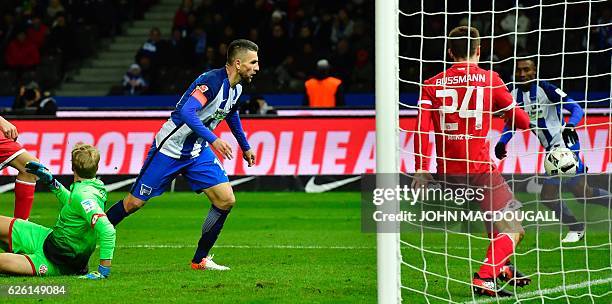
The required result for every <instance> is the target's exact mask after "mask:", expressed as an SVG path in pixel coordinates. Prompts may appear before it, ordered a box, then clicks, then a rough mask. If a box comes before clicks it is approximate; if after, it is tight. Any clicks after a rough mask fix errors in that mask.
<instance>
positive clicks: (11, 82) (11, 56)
mask: <svg viewBox="0 0 612 304" xmlns="http://www.w3.org/2000/svg"><path fill="white" fill-rule="evenodd" d="M153 3H155V1H154V0H134V1H126V0H82V1H81V0H2V1H0V15H1V16H2V20H1V23H0V58H1V59H2V60H0V81H1V82H2V83H3V85H2V86H0V96H1V95H15V94H16V93H17V92H18V90H19V88H20V87H21V86H23V85H25V84H28V83H30V82H31V81H33V80H35V81H37V82H38V83H39V84H40V85H41V87H43V88H45V89H52V88H54V87H56V86H57V85H59V84H60V82H61V80H62V79H63V76H64V74H65V72H66V71H67V70H69V69H75V68H77V67H78V66H79V65H81V64H82V62H83V60H84V59H87V58H88V57H91V56H93V55H94V54H95V53H96V52H97V50H98V49H99V47H100V38H111V37H113V36H115V35H117V34H120V33H121V29H122V28H121V24H122V23H124V22H126V21H130V20H133V19H138V18H142V16H143V14H144V12H145V11H146V10H147V9H148V8H149V7H150V6H151V5H152V4H153Z"/></svg>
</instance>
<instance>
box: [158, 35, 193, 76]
mask: <svg viewBox="0 0 612 304" xmlns="http://www.w3.org/2000/svg"><path fill="white" fill-rule="evenodd" d="M188 47H189V44H188V43H187V41H185V39H183V37H182V35H181V30H180V29H178V28H175V29H173V30H172V36H171V37H170V41H169V42H168V52H167V54H165V55H164V65H165V66H169V67H184V66H186V65H187V64H188V63H191V62H190V59H191V58H190V57H191V50H190V49H188Z"/></svg>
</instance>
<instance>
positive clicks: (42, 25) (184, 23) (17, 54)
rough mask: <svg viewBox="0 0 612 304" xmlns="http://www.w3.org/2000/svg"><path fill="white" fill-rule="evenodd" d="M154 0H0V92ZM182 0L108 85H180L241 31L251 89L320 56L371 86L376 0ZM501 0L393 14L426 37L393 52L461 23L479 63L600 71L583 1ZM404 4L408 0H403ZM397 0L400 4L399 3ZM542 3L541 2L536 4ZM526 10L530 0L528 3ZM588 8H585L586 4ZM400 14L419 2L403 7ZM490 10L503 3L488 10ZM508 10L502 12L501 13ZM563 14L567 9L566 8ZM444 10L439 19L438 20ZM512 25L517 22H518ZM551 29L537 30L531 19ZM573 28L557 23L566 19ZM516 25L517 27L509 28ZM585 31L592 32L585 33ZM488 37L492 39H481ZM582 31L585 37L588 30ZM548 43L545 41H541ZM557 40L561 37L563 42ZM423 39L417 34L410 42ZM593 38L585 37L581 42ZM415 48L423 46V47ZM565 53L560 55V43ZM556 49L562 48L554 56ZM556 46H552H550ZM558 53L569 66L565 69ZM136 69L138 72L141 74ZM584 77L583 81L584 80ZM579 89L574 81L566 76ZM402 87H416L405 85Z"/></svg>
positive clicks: (428, 54) (83, 54)
mask: <svg viewBox="0 0 612 304" xmlns="http://www.w3.org/2000/svg"><path fill="white" fill-rule="evenodd" d="M157 2H158V1H156V0H135V1H126V0H83V1H76V0H6V1H1V2H0V13H1V14H2V22H1V23H0V58H2V59H3V60H0V81H2V82H3V83H6V84H11V85H3V86H1V89H0V95H15V94H16V93H17V91H18V88H19V87H20V86H22V85H25V84H27V83H29V82H30V81H32V80H35V81H36V82H37V83H39V84H40V86H41V87H42V88H44V89H53V88H55V87H57V86H58V85H59V84H60V82H61V80H62V77H63V75H64V73H65V72H66V71H67V70H71V69H76V68H78V67H79V66H80V65H82V63H83V61H84V60H85V59H87V58H89V57H91V56H93V55H95V53H96V51H97V50H98V49H99V48H100V47H101V45H100V42H99V40H100V38H104V37H109V38H112V37H114V36H116V35H118V34H121V31H122V28H124V27H122V26H121V25H122V24H124V23H125V22H129V21H132V20H135V19H140V18H142V17H143V16H144V12H146V10H147V9H148V8H149V7H150V6H151V5H153V4H155V3H157ZM230 2H231V5H229V4H228V2H227V1H216V0H184V1H183V3H182V5H181V6H180V7H177V9H176V13H175V15H174V20H173V26H172V28H153V29H151V33H150V38H149V40H147V41H146V42H145V41H143V46H142V48H141V49H140V50H139V51H138V53H137V54H135V58H134V64H137V67H136V66H134V65H132V66H130V67H129V71H127V70H128V67H127V66H126V76H125V77H124V81H123V83H122V82H121V80H120V79H117V84H118V85H117V86H118V87H119V89H118V90H111V93H113V94H176V93H180V92H181V90H182V89H183V88H184V86H185V84H186V83H188V82H189V81H190V80H191V79H192V78H193V77H194V75H197V74H199V73H201V72H202V71H206V70H209V69H211V68H213V67H219V66H221V65H223V64H224V61H225V51H226V48H227V43H229V42H230V41H231V40H232V39H235V38H239V37H244V38H247V39H250V40H252V41H255V42H256V43H258V44H259V45H260V46H261V51H260V61H261V68H262V70H261V71H260V73H259V75H258V76H257V81H255V82H254V87H253V88H252V89H253V90H254V92H257V93H268V92H300V93H301V92H304V89H305V88H304V84H305V82H306V81H307V80H308V79H310V78H312V77H313V76H315V74H316V71H317V62H318V61H319V60H322V59H325V60H327V61H328V62H329V65H330V74H331V75H333V76H334V77H337V78H338V79H340V80H341V81H342V87H343V89H344V90H345V91H346V92H372V91H373V86H374V64H373V63H374V62H373V61H374V60H373V59H374V39H373V36H374V14H373V11H374V1H373V0H339V1H326V0H313V1H302V0H254V1H246V0H233V1H230ZM519 2H520V3H521V5H522V6H523V7H522V8H520V9H519V14H518V16H516V15H515V14H516V10H515V9H512V8H513V7H514V3H515V2H514V1H509V0H506V1H504V0H500V1H496V2H495V3H496V7H495V8H491V7H486V5H489V6H490V4H486V5H484V4H483V5H484V6H483V7H480V6H479V7H476V6H474V7H472V10H473V11H474V12H477V13H475V14H473V15H472V16H473V18H472V19H471V20H468V19H466V18H464V17H463V16H464V15H461V14H451V15H448V16H446V17H445V16H444V15H441V14H427V15H425V17H424V18H425V19H424V21H425V22H423V24H424V25H426V26H421V22H422V20H421V17H420V15H413V16H412V17H410V16H409V15H408V16H402V17H400V32H401V33H402V34H403V35H413V34H416V35H421V34H422V35H424V36H425V37H432V38H426V39H423V47H422V50H421V45H420V39H416V40H415V39H408V38H400V55H402V56H406V57H408V58H421V59H426V60H440V59H441V58H444V52H445V50H444V39H443V38H434V37H444V35H445V33H446V31H447V30H448V29H449V28H452V27H454V26H456V25H459V24H467V23H468V22H470V24H471V25H473V26H475V27H476V28H478V29H479V30H480V32H481V35H482V36H483V39H482V53H483V56H482V60H483V63H482V64H484V65H489V63H490V62H494V64H493V66H492V67H493V68H494V69H495V70H496V71H498V72H500V74H501V75H502V77H503V78H504V79H505V80H507V81H510V80H512V77H513V76H512V73H513V71H512V66H513V65H512V64H513V60H512V58H513V56H514V54H538V53H539V54H543V55H545V56H546V57H543V58H542V61H541V65H540V75H542V77H548V78H554V77H560V76H561V75H563V76H576V75H584V74H585V70H586V69H587V67H584V66H580V65H582V63H583V62H586V61H585V58H584V57H585V56H586V53H585V52H580V51H583V50H585V49H587V48H588V49H589V50H590V51H591V53H590V58H589V59H590V62H602V64H592V65H591V66H590V67H588V73H589V74H592V75H598V74H602V73H606V71H608V73H609V70H606V69H608V67H609V63H608V64H603V63H605V62H606V60H607V62H609V60H610V51H609V50H608V51H607V52H601V51H600V50H605V49H609V48H610V47H611V44H612V38H611V37H612V35H611V32H612V26H610V25H607V26H591V27H590V28H589V29H587V28H586V27H583V26H582V27H581V25H583V24H586V21H587V20H585V18H587V17H586V16H589V14H586V13H584V12H583V9H584V8H585V7H584V5H582V6H579V5H572V8H573V9H571V10H568V18H567V20H566V24H561V23H562V22H563V20H559V18H556V17H555V16H556V15H557V13H558V11H559V10H563V6H554V7H549V8H547V9H546V11H545V12H544V14H543V15H542V17H540V12H539V10H538V9H528V8H529V6H530V5H531V2H533V1H531V0H525V1H519ZM448 3H449V4H448V10H449V11H467V9H468V8H467V7H466V6H465V3H462V1H450V2H448ZM404 4H405V3H404ZM404 4H401V3H400V6H403V5H404ZM536 4H537V3H536ZM425 5H426V7H425V8H424V9H425V11H427V12H435V11H443V9H444V7H437V6H439V4H436V3H435V1H433V2H426V3H425ZM526 8H527V9H526ZM586 8H587V9H588V7H586ZM400 9H401V10H402V12H404V13H411V12H414V11H418V10H420V8H419V7H418V5H417V6H410V7H400ZM492 9H495V10H496V11H498V13H495V14H491V13H490V10H492ZM504 10H507V11H504ZM561 13H562V12H561ZM611 15H612V14H611V13H610V8H607V7H603V8H601V9H593V10H592V14H591V15H590V16H591V20H590V22H591V24H609V23H610V22H612V21H611V20H612V19H611V18H612V17H611ZM445 18H446V19H445ZM515 24H516V26H515ZM540 26H541V27H542V28H545V29H547V31H545V32H544V31H542V32H540V31H537V29H538V28H540ZM564 26H565V27H569V28H570V29H568V30H563V27H564ZM515 28H516V32H517V33H518V34H517V35H516V37H515V35H514V33H513V32H514V30H515ZM588 31H590V35H589V36H587V33H588ZM492 34H493V35H495V36H496V38H495V39H491V38H487V37H490V36H491V35H492ZM587 37H590V38H589V39H587ZM543 41H546V43H543ZM562 41H565V44H564V45H563V43H562ZM416 42H418V43H416ZM587 44H588V45H587ZM420 52H422V53H420ZM562 52H564V53H566V54H565V55H561V53H562ZM554 54H557V55H554ZM547 55H551V56H547ZM561 60H563V62H564V71H561V70H560V66H561V64H560V63H561ZM441 65H442V64H441V63H428V62H424V64H423V69H422V71H423V73H422V75H421V69H420V68H419V62H417V60H409V59H403V60H400V78H402V79H404V80H408V81H413V82H414V83H418V82H419V78H420V77H422V78H427V77H430V76H432V74H431V73H433V71H438V70H440V68H441ZM134 73H137V74H136V75H135V74H134ZM582 82H584V80H582ZM565 84H566V85H567V86H569V89H574V90H582V88H583V85H581V84H580V83H579V81H569V82H566V83H565ZM401 89H402V91H411V92H412V91H415V88H414V85H412V86H411V85H410V84H406V83H403V84H402V87H401ZM588 89H589V90H592V89H596V90H600V91H606V90H609V82H608V83H606V79H605V77H593V78H591V80H590V82H589V88H588Z"/></svg>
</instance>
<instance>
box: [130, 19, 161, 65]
mask: <svg viewBox="0 0 612 304" xmlns="http://www.w3.org/2000/svg"><path fill="white" fill-rule="evenodd" d="M160 47H161V31H160V30H159V28H157V27H153V28H151V30H150V31H149V39H148V40H147V41H146V42H145V43H144V44H143V45H142V47H141V48H140V50H138V53H136V62H140V58H141V57H148V58H149V59H150V60H151V64H153V65H155V64H156V63H157V62H156V59H157V55H158V54H159V53H158V51H159V48H160Z"/></svg>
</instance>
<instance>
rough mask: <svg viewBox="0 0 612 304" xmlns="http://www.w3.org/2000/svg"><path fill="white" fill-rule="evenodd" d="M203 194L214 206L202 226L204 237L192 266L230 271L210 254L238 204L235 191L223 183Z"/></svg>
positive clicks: (199, 243)
mask: <svg viewBox="0 0 612 304" xmlns="http://www.w3.org/2000/svg"><path fill="white" fill-rule="evenodd" d="M203 192H204V193H206V196H208V199H209V200H210V201H211V202H212V205H211V207H210V210H209V211H208V215H207V216H206V219H205V220H204V224H202V236H201V237H200V240H199V241H198V248H197V249H196V252H195V254H194V256H193V259H192V261H191V262H192V264H191V266H192V268H194V269H211V270H229V268H228V267H226V266H221V265H217V264H216V263H215V262H213V261H212V257H209V252H210V249H211V248H212V247H213V245H214V244H215V242H216V241H217V238H218V237H219V233H220V232H221V229H222V228H223V224H224V223H225V220H226V219H227V216H228V215H229V213H230V211H231V209H232V207H233V206H234V204H235V203H236V198H235V197H234V191H233V190H232V186H231V185H230V184H229V183H221V184H218V185H216V186H212V187H210V188H208V189H204V190H203Z"/></svg>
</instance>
